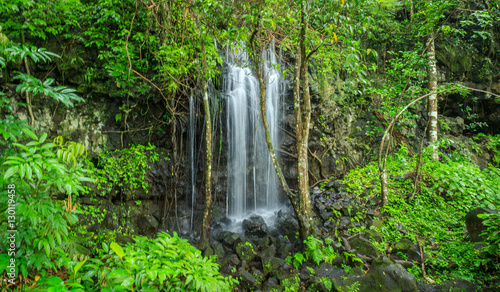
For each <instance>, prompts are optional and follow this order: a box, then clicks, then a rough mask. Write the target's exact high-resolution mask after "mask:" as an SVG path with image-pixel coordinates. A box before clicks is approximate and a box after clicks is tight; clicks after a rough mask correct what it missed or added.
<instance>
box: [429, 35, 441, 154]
mask: <svg viewBox="0 0 500 292" xmlns="http://www.w3.org/2000/svg"><path fill="white" fill-rule="evenodd" d="M427 44H428V46H427V47H428V48H429V49H428V52H427V58H428V60H429V72H428V75H429V77H428V78H429V89H430V91H431V95H430V96H429V99H428V102H427V115H428V118H429V120H430V123H429V129H428V132H427V139H428V140H429V143H436V142H437V139H438V118H437V115H438V102H437V68H436V48H435V47H434V32H432V33H431V35H430V36H429V39H428V41H427ZM432 158H433V159H434V160H439V154H438V149H437V146H435V145H434V146H433V151H432Z"/></svg>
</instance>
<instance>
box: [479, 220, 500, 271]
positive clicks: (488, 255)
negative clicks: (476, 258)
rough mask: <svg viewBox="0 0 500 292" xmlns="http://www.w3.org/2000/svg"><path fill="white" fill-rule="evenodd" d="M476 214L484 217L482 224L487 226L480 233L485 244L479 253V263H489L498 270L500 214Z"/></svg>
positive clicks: (499, 266)
mask: <svg viewBox="0 0 500 292" xmlns="http://www.w3.org/2000/svg"><path fill="white" fill-rule="evenodd" d="M477 216H478V217H479V218H482V219H484V220H483V224H484V225H485V226H486V227H487V229H486V231H485V232H483V233H482V234H481V236H485V237H486V243H487V246H486V247H485V248H484V249H483V253H482V254H481V257H482V259H481V260H480V264H481V265H487V266H490V265H491V266H493V268H494V269H496V270H500V214H495V213H486V214H479V215H477Z"/></svg>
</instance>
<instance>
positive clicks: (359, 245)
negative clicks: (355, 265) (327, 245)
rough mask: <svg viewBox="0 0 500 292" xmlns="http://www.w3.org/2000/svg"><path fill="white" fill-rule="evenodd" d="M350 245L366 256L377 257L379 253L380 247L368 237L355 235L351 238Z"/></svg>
mask: <svg viewBox="0 0 500 292" xmlns="http://www.w3.org/2000/svg"><path fill="white" fill-rule="evenodd" d="M349 245H350V246H351V247H352V248H354V249H356V251H357V252H358V253H359V254H361V255H364V256H367V257H371V258H376V257H378V255H379V253H380V252H379V251H378V249H377V248H376V247H375V246H374V245H373V243H371V242H370V241H369V240H368V239H365V238H363V237H354V238H351V240H349Z"/></svg>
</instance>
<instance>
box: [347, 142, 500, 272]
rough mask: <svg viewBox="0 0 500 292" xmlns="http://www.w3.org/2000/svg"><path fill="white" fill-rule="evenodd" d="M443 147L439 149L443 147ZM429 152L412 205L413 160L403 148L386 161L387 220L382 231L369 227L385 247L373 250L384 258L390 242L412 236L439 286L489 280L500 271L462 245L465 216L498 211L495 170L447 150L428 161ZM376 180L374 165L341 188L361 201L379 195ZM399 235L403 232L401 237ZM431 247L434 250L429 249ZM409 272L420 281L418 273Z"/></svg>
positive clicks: (358, 171) (465, 243)
mask: <svg viewBox="0 0 500 292" xmlns="http://www.w3.org/2000/svg"><path fill="white" fill-rule="evenodd" d="M444 145H445V144H443V143H442V147H444ZM443 149H444V148H443ZM431 151H432V149H431V148H426V149H424V156H423V157H422V163H423V165H422V166H421V170H420V173H421V177H420V178H419V192H418V193H417V194H416V195H415V196H414V199H413V200H412V201H410V197H411V195H412V194H413V193H414V191H415V189H414V181H413V179H412V178H413V177H414V173H413V172H414V169H415V164H416V160H417V158H416V157H413V158H411V157H408V154H407V151H405V149H404V148H402V149H401V150H400V151H399V152H397V153H396V154H395V155H392V156H389V157H388V160H387V168H388V173H389V179H388V181H389V204H388V206H386V207H385V208H384V210H383V212H384V214H385V215H386V216H385V217H384V219H383V220H384V225H383V226H382V227H381V228H375V227H372V228H375V229H376V230H377V231H378V232H380V233H381V234H382V235H383V238H384V240H385V241H384V242H383V243H382V244H376V245H377V246H378V247H379V249H380V251H381V252H383V251H385V250H386V249H387V247H388V244H389V243H390V242H392V243H394V242H398V241H400V240H401V239H402V238H403V237H409V238H411V239H413V240H414V241H415V242H416V236H419V238H420V241H421V242H422V245H423V247H424V249H425V252H426V253H428V254H429V255H430V257H429V259H428V260H427V261H426V273H427V275H428V276H430V277H433V279H436V278H437V279H438V280H446V279H450V278H457V277H458V278H462V279H466V280H484V279H488V278H489V277H490V275H491V272H492V269H493V270H498V268H500V267H498V266H495V265H491V264H490V263H488V262H487V261H485V262H484V263H483V262H482V261H483V259H486V258H487V256H486V255H485V256H481V254H480V252H479V251H477V250H475V249H474V245H473V244H472V243H470V242H468V241H467V240H466V237H465V233H464V230H465V219H464V216H465V214H466V212H468V211H469V210H472V209H474V208H476V207H478V206H483V207H489V208H492V207H493V208H494V209H497V208H498V207H499V206H500V198H499V196H498V194H500V188H499V185H500V173H499V172H498V171H499V170H498V168H493V167H490V168H485V169H483V170H481V169H480V168H479V167H477V166H475V165H474V164H473V163H472V162H471V161H470V160H468V158H467V157H464V156H461V155H460V154H458V153H456V152H452V151H448V150H446V149H444V151H445V153H441V156H442V157H443V161H442V162H440V161H434V160H432V159H431V157H430V154H431ZM378 175H379V173H378V167H377V164H376V163H375V162H373V163H369V164H368V165H367V166H365V167H362V168H358V169H355V170H352V171H351V172H350V173H349V174H348V175H347V176H346V177H345V179H344V183H346V184H347V185H348V187H349V191H351V192H354V194H358V195H359V196H360V198H363V199H365V198H364V196H366V195H367V193H368V194H369V195H368V196H372V195H377V192H378V191H379V190H380V182H379V180H375V181H372V178H373V177H374V176H378ZM405 177H406V178H405ZM373 186H374V188H373ZM366 190H371V191H370V192H366ZM492 222H493V221H492ZM402 229H406V230H407V231H405V232H404V233H402V232H401V230H402ZM431 245H432V246H433V249H427V247H429V246H431ZM495 263H496V262H495ZM450 267H453V268H450ZM487 268H488V269H490V270H487ZM410 272H412V273H413V274H414V275H415V276H416V277H422V272H421V270H419V269H418V268H415V269H411V270H410Z"/></svg>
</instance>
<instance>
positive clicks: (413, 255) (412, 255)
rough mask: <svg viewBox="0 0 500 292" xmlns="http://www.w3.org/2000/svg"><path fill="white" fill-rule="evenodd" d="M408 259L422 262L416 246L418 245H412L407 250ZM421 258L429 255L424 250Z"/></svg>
mask: <svg viewBox="0 0 500 292" xmlns="http://www.w3.org/2000/svg"><path fill="white" fill-rule="evenodd" d="M407 254H408V259H409V260H410V261H415V262H418V263H420V264H421V263H422V256H421V255H420V248H419V247H418V245H416V244H415V245H413V246H412V247H411V248H410V249H409V250H408V253H407ZM423 258H424V261H425V260H426V259H427V258H429V255H428V254H427V253H425V252H424V255H423Z"/></svg>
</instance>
